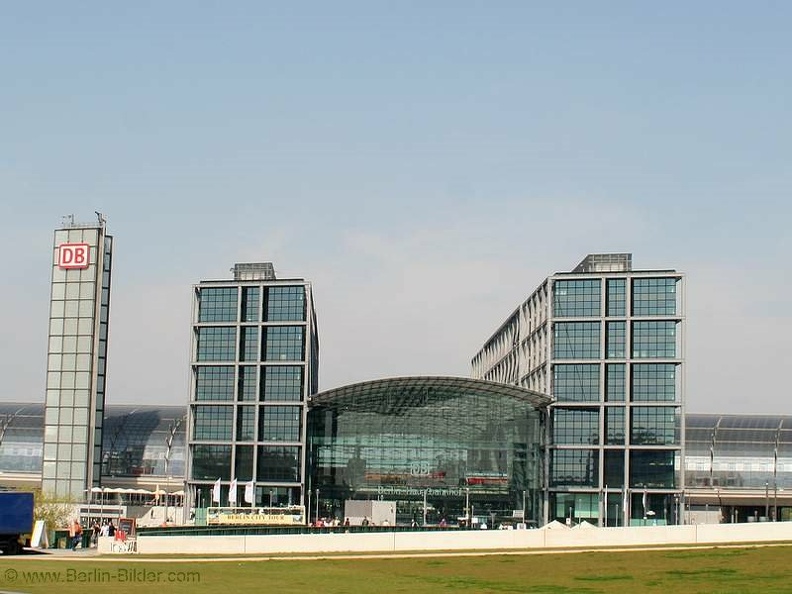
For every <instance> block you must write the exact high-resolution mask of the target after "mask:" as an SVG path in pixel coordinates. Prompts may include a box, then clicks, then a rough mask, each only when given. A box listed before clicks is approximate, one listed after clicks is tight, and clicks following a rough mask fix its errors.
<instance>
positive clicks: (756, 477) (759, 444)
mask: <svg viewBox="0 0 792 594" xmlns="http://www.w3.org/2000/svg"><path fill="white" fill-rule="evenodd" d="M686 421H687V428H686V437H685V446H686V451H685V457H686V461H685V462H686V481H685V482H686V483H687V485H688V486H691V487H717V486H720V487H733V488H764V487H766V486H768V485H770V486H772V485H776V486H778V487H786V486H792V416H779V415H706V414H688V415H687V417H686Z"/></svg>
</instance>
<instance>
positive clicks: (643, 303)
mask: <svg viewBox="0 0 792 594" xmlns="http://www.w3.org/2000/svg"><path fill="white" fill-rule="evenodd" d="M676 283H677V279H675V278H635V279H633V281H632V315H634V316H672V315H676V311H677V295H676ZM601 301H602V281H601V280H600V279H581V280H557V281H555V283H554V284H553V315H554V316H555V317H600V316H601V315H602V313H601V312H602V309H601V307H602V306H601ZM605 311H606V313H607V315H608V316H625V315H627V285H626V281H625V279H607V281H606V290H605Z"/></svg>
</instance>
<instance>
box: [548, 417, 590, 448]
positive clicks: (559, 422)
mask: <svg viewBox="0 0 792 594" xmlns="http://www.w3.org/2000/svg"><path fill="white" fill-rule="evenodd" d="M553 442H554V443H556V444H564V445H597V444H598V443H599V409H585V408H580V409H574V408H573V409H566V408H556V409H555V410H554V412H553Z"/></svg>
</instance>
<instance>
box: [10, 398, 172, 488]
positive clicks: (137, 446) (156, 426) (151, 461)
mask: <svg viewBox="0 0 792 594" xmlns="http://www.w3.org/2000/svg"><path fill="white" fill-rule="evenodd" d="M186 414H187V408H186V407H184V406H108V407H107V408H106V409H105V420H104V431H103V439H102V442H103V443H102V451H103V463H102V474H103V476H105V477H108V476H118V477H134V476H141V475H154V476H162V477H166V469H165V458H166V455H167V454H168V449H169V445H168V443H169V442H168V440H169V438H170V436H171V435H172V436H173V437H172V438H171V439H170V455H169V462H168V469H167V475H171V476H184V458H185V445H184V444H185V431H186V426H185V423H184V418H185V415H186ZM43 442H44V405H43V404H18V403H0V471H2V472H35V473H40V472H41V461H42V450H43Z"/></svg>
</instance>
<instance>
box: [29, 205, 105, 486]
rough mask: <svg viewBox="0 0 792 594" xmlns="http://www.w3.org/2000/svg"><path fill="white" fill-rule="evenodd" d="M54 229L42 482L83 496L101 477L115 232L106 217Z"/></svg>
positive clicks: (70, 222)
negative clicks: (108, 230) (112, 233)
mask: <svg viewBox="0 0 792 594" xmlns="http://www.w3.org/2000/svg"><path fill="white" fill-rule="evenodd" d="M97 217H98V221H97V222H96V223H77V222H75V221H74V217H72V216H70V217H66V219H65V221H64V225H63V227H62V228H60V229H57V230H56V231H55V242H54V246H53V258H52V288H51V298H50V315H49V342H48V354H47V392H46V396H45V413H44V451H43V461H42V489H43V490H44V492H46V493H48V494H51V495H57V496H59V497H71V498H73V499H75V500H78V501H82V500H84V499H85V498H86V496H87V494H88V491H89V490H90V489H91V488H92V487H95V486H98V485H99V482H100V474H101V462H102V456H101V452H102V420H103V417H104V400H105V375H106V371H107V329H108V320H109V313H110V271H111V264H112V253H113V238H112V237H110V236H109V235H107V233H106V231H105V219H104V217H103V216H102V215H101V214H100V213H97Z"/></svg>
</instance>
